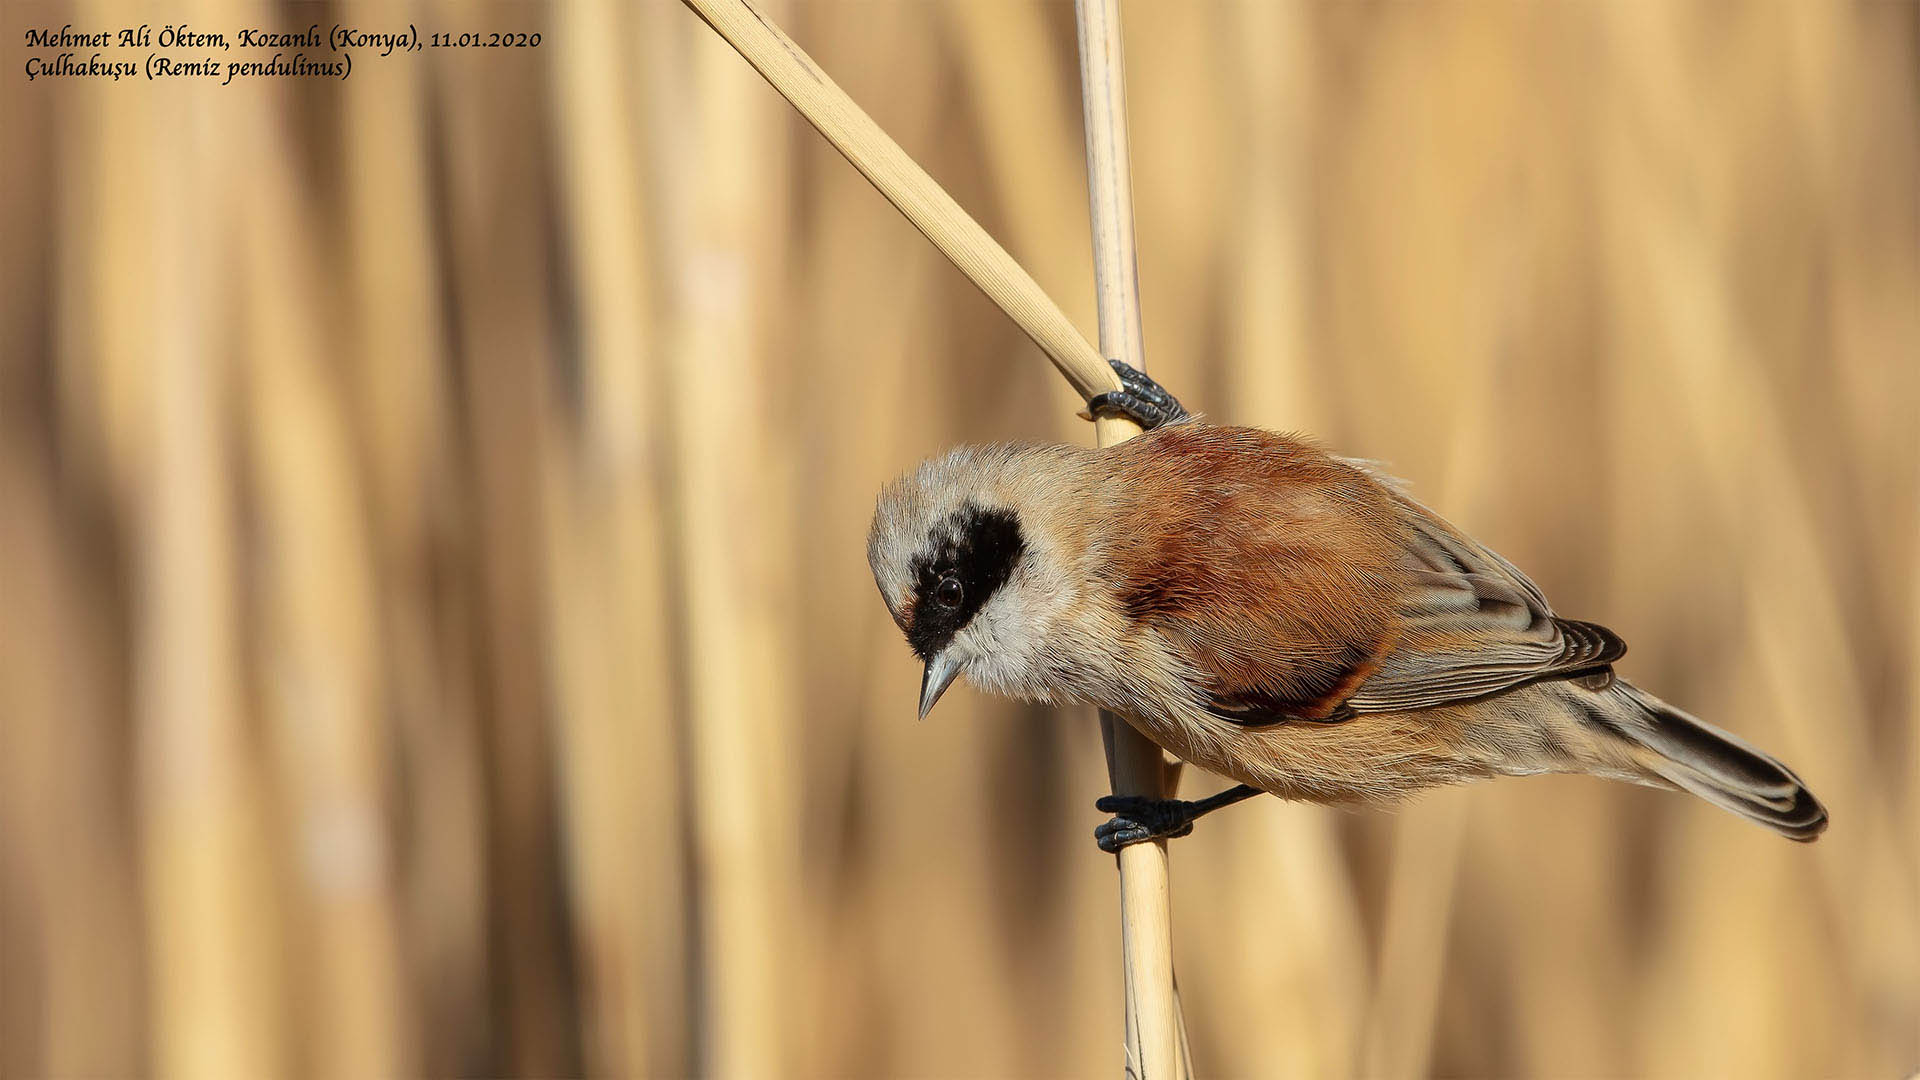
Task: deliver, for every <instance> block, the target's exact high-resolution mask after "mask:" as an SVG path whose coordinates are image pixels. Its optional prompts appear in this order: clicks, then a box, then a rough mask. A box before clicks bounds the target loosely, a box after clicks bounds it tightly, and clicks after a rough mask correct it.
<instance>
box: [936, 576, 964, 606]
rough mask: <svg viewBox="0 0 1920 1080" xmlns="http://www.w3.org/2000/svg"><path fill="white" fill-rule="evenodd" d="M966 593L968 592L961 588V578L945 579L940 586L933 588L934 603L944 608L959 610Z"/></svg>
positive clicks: (942, 579) (941, 580)
mask: <svg viewBox="0 0 1920 1080" xmlns="http://www.w3.org/2000/svg"><path fill="white" fill-rule="evenodd" d="M965 593H966V590H965V589H962V588H961V587H960V579H959V578H956V577H943V578H941V579H940V584H938V585H935V586H934V587H933V602H934V603H936V604H939V605H940V606H941V607H944V608H957V607H959V606H960V598H961V597H962V596H963V595H965Z"/></svg>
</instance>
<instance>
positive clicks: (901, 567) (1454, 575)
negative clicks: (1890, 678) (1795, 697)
mask: <svg viewBox="0 0 1920 1080" xmlns="http://www.w3.org/2000/svg"><path fill="white" fill-rule="evenodd" d="M1110 363H1111V364H1112V365H1113V367H1114V370H1115V371H1116V372H1117V373H1118V374H1119V375H1120V378H1121V382H1122V384H1123V388H1122V389H1121V390H1119V391H1114V392H1111V393H1108V394H1102V395H1099V396H1098V397H1096V398H1094V399H1093V400H1092V401H1090V402H1089V412H1088V413H1087V414H1083V415H1119V416H1126V417H1128V418H1130V419H1133V420H1135V421H1136V422H1137V423H1139V424H1140V425H1141V427H1142V428H1143V429H1145V430H1144V432H1143V433H1142V434H1141V435H1138V436H1136V437H1134V438H1132V439H1129V440H1126V441H1124V442H1121V443H1118V444H1115V445H1112V446H1109V447H1104V448H1093V447H1079V446H1068V445H1048V444H1013V443H1009V444H996V445H981V446H962V447H959V448H957V449H954V450H952V451H950V452H948V453H946V454H944V455H943V456H939V457H936V458H933V459H931V460H928V461H926V462H924V463H923V464H921V465H920V466H919V468H918V469H916V470H914V471H912V472H911V473H909V474H908V475H906V476H903V477H901V478H900V479H898V480H896V481H894V482H893V483H891V484H890V485H888V486H887V487H885V488H884V490H883V491H882V492H881V494H880V496H879V498H878V500H877V505H876V507H875V511H874V516H873V523H872V527H871V529H870V531H869V534H868V544H867V554H868V562H869V564H870V566H871V568H872V570H873V576H874V581H875V583H876V584H877V585H878V587H879V590H880V594H881V598H882V599H883V601H884V602H885V604H886V606H887V609H888V612H889V614H891V616H892V618H893V621H894V623H895V624H896V625H897V626H898V627H899V628H900V630H901V631H902V632H903V633H904V634H905V637H906V641H907V644H908V646H909V647H910V648H911V649H912V651H913V652H914V654H915V655H916V656H917V657H918V658H919V659H920V660H921V661H922V662H923V663H924V665H925V667H924V669H923V675H922V681H921V693H920V703H919V713H920V716H921V717H922V718H923V719H924V718H925V717H926V715H927V713H928V712H929V710H931V709H932V708H933V706H934V703H935V702H937V701H938V700H939V699H940V697H941V695H942V694H944V693H945V692H946V690H947V689H948V687H949V686H950V685H952V683H953V682H954V681H955V680H956V679H957V678H959V677H961V676H965V677H966V679H967V680H968V681H969V682H970V683H971V684H972V685H974V686H975V687H976V688H978V689H980V690H984V691H988V692H991V693H995V694H999V695H1003V696H1007V697H1012V698H1015V699H1018V700H1022V701H1027V702H1033V703H1040V704H1048V705H1067V704H1091V705H1095V706H1098V707H1100V708H1102V709H1106V710H1109V711H1111V712H1113V713H1116V714H1118V715H1119V716H1121V717H1123V718H1124V719H1126V720H1127V721H1128V722H1129V723H1131V724H1133V725H1134V726H1135V727H1137V728H1138V729H1139V730H1140V731H1141V732H1142V733H1143V734H1145V735H1146V736H1147V737H1148V738H1150V739H1151V740H1153V741H1154V742H1155V743H1157V744H1159V746H1161V747H1162V748H1163V749H1165V750H1166V751H1168V752H1169V753H1171V754H1173V755H1174V756H1175V757H1177V758H1179V759H1180V760H1182V761H1186V762H1190V763H1192V764H1194V765H1197V766H1199V767H1200V768H1203V769H1205V770H1207V771H1209V772H1212V773H1215V774H1218V775H1220V776H1222V777H1225V778H1228V779H1231V780H1233V781H1236V782H1237V786H1235V787H1233V788H1230V789H1228V790H1225V791H1223V792H1221V793H1220V794H1218V795H1215V796H1212V797H1210V798H1206V799H1200V800H1193V801H1189V800H1183V799H1149V798H1144V797H1138V796H1121V795H1110V796H1107V797H1105V798H1102V799H1100V800H1099V801H1098V802H1097V803H1096V806H1097V808H1098V809H1099V810H1101V811H1102V812H1106V813H1110V814H1112V815H1113V817H1112V818H1111V819H1110V820H1109V821H1107V822H1106V823H1105V824H1103V825H1101V826H1100V827H1099V828H1098V829H1096V830H1095V838H1096V840H1097V842H1098V843H1099V846H1100V847H1101V848H1102V849H1103V850H1107V851H1115V852H1117V851H1118V850H1119V849H1120V848H1122V847H1125V846H1127V845H1129V844H1134V843H1141V842H1144V841H1149V840H1154V839H1157V838H1161V837H1174V836H1183V835H1186V834H1187V833H1189V832H1191V831H1192V829H1193V824H1194V822H1195V821H1196V820H1197V819H1198V818H1199V817H1201V816H1202V815H1204V814H1207V813H1210V812H1212V811H1214V810H1217V809H1220V808H1221V807H1223V806H1227V805H1231V804H1233V803H1236V802H1239V801H1241V800H1243V799H1246V798H1250V797H1253V796H1255V795H1259V794H1261V793H1271V794H1273V795H1276V796H1279V797H1281V798H1283V799H1293V800H1306V801H1310V802H1317V803H1323V804H1329V805H1336V806H1371V805H1383V804H1393V803H1396V802H1399V801H1401V800H1403V799H1405V798H1406V797H1408V796H1410V795H1412V794H1414V793H1415V792H1418V791H1421V790H1424V789H1427V788H1431V787H1434V786H1437V785H1443V784H1453V783H1461V782H1466V781H1474V780H1480V779H1486V778H1492V777H1498V776H1522V775H1533V774H1542V773H1581V774H1588V775H1593V776H1599V777H1603V778H1606V779H1611V780H1621V781H1627V782H1630V783H1635V784H1641V785H1646V786H1651V787H1656V788H1668V789H1678V790H1680V791H1685V792H1690V793H1692V794H1694V795H1697V796H1699V797H1700V798H1702V799H1705V800H1706V801H1708V802H1710V803H1713V804H1714V805H1716V806H1719V807H1721V808H1723V809H1726V810H1729V811H1732V812H1733V813H1735V814H1738V815H1740V816H1741V817H1744V818H1747V819H1749V820H1751V821H1754V822H1757V823H1759V824H1761V825H1764V826H1767V827H1768V828H1770V829H1773V830H1774V831H1776V832H1778V833H1780V834H1781V835H1783V836H1786V837H1789V838H1791V839H1794V840H1801V841H1810V840H1813V839H1814V838H1815V837H1817V836H1818V835H1820V833H1821V832H1822V831H1823V830H1824V829H1825V828H1826V826H1827V812H1826V809H1825V808H1824V807H1823V806H1822V805H1821V803H1820V801H1819V800H1818V799H1816V798H1815V797H1814V795H1813V793H1812V792H1811V791H1809V790H1808V788H1807V786H1806V785H1805V784H1804V783H1802V782H1801V780H1800V778H1799V777H1798V776H1796V775H1795V774H1794V772H1793V771H1792V770H1791V769H1789V768H1787V766H1785V765H1783V764H1782V763H1781V762H1780V761H1778V760H1777V759H1775V758H1773V757H1771V756H1769V755H1768V754H1766V753H1765V752H1763V751H1762V750H1760V749H1758V748H1757V747H1755V746H1753V745H1752V744H1751V743H1749V742H1747V741H1746V740H1745V739H1742V738H1740V737H1739V736H1737V735H1734V734H1732V733H1730V732H1727V731H1724V730H1721V729H1720V728H1717V727H1714V726H1712V725H1710V724H1708V723H1706V722H1705V721H1702V720H1700V719H1698V718H1696V717H1694V716H1692V715H1690V714H1688V713H1686V712H1684V711H1682V710H1680V709H1678V708H1676V707H1674V706H1672V705H1669V704H1667V703H1666V702H1664V701H1662V700H1660V699H1659V698H1657V697H1655V696H1654V695H1652V694H1650V693H1648V692H1647V691H1645V690H1642V689H1640V688H1639V687H1638V686H1635V685H1634V684H1633V683H1631V682H1629V681H1627V680H1626V679H1625V678H1622V677H1620V676H1619V675H1617V674H1616V673H1615V671H1614V667H1615V664H1616V663H1618V662H1619V661H1620V659H1621V658H1622V656H1624V655H1625V653H1626V644H1625V642H1624V641H1622V639H1621V638H1620V637H1619V635H1617V634H1615V633H1614V632H1613V631H1611V630H1609V629H1607V628H1606V627H1604V626H1601V625H1599V624H1597V623H1592V622H1584V621H1580V620H1576V619H1569V618H1563V617H1561V616H1560V615H1558V614H1556V613H1555V612H1554V610H1553V608H1552V607H1551V605H1549V604H1548V602H1547V598H1546V596H1545V595H1544V594H1543V593H1542V592H1541V590H1540V588H1539V586H1537V585H1536V584H1534V582H1533V581H1532V580H1531V579H1530V578H1528V577H1527V576H1526V575H1525V574H1524V573H1522V572H1521V571H1520V570H1518V569H1517V568H1515V567H1514V565H1513V564H1512V563H1510V562H1508V561H1507V560H1506V559H1504V558H1502V557H1501V556H1500V555H1498V554H1496V553H1495V552H1494V551H1493V550H1491V549H1490V548H1488V547H1487V546H1485V545H1483V544H1481V543H1480V542H1478V541H1476V540H1474V539H1473V538H1472V537H1470V536H1468V535H1467V534H1466V533H1465V532H1463V531H1461V530H1460V529H1458V528H1456V527H1455V526H1454V525H1452V524H1450V523H1449V522H1448V521H1446V520H1445V519H1444V518H1442V517H1441V516H1440V515H1438V514H1436V513H1434V512H1433V511H1432V510H1430V509H1428V508H1427V507H1426V506H1424V505H1422V504H1421V503H1419V502H1418V501H1416V500H1415V499H1414V498H1413V497H1412V496H1411V495H1410V494H1409V493H1408V490H1407V487H1406V485H1404V484H1402V483H1401V482H1400V481H1398V480H1395V479H1394V478H1392V477H1391V476H1389V475H1387V474H1385V473H1384V472H1383V471H1382V470H1381V469H1380V468H1379V467H1377V466H1376V465H1374V464H1372V463H1370V462H1367V461H1364V460H1359V459H1353V458H1345V457H1339V456H1336V455H1334V454H1331V453H1329V452H1327V451H1325V450H1323V449H1322V448H1320V447H1319V446H1318V445H1316V444H1315V443H1314V442H1312V441H1310V440H1309V439H1307V438H1304V437H1300V436H1294V435H1286V434H1280V433H1276V432H1272V431H1267V430H1264V429H1259V428H1252V427H1238V426H1228V425H1216V424H1211V423H1207V422H1204V421H1203V420H1201V419H1198V418H1196V417H1193V416H1190V415H1189V414H1187V412H1186V410H1185V409H1184V408H1183V407H1182V406H1181V405H1180V404H1179V402H1178V401H1177V400H1176V399H1175V398H1173V396H1172V395H1171V394H1169V393H1167V392H1166V390H1165V389H1164V388H1163V387H1161V386H1159V384H1158V383H1155V382H1154V381H1153V380H1151V379H1150V378H1148V377H1147V376H1146V375H1145V374H1144V373H1141V372H1139V371H1138V370H1136V369H1134V368H1132V367H1130V366H1129V365H1126V364H1124V363H1122V362H1120V361H1110Z"/></svg>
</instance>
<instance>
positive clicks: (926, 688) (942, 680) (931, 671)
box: [920, 652, 960, 720]
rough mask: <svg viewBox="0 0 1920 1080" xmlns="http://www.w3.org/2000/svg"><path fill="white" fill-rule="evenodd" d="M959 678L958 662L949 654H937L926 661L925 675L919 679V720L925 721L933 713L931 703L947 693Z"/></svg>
mask: <svg viewBox="0 0 1920 1080" xmlns="http://www.w3.org/2000/svg"><path fill="white" fill-rule="evenodd" d="M959 677H960V661H958V660H955V659H954V658H953V655H952V654H951V653H944V652H943V653H937V654H935V655H934V658H933V659H931V660H929V661H927V673H926V674H925V675H922V676H921V677H920V719H922V720H925V719H926V718H927V714H928V713H930V712H932V711H933V703H934V702H936V701H939V700H940V695H941V694H944V693H946V692H947V687H949V686H952V685H953V680H955V679H957V678H959Z"/></svg>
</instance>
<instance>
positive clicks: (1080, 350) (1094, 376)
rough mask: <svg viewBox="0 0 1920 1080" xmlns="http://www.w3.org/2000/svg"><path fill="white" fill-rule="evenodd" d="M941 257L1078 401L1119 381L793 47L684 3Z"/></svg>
mask: <svg viewBox="0 0 1920 1080" xmlns="http://www.w3.org/2000/svg"><path fill="white" fill-rule="evenodd" d="M684 2H685V4H686V5H687V6H688V7H690V8H692V9H693V10H694V12H695V13H696V14H698V15H699V16H700V17H701V18H702V19H704V20H706V23H707V25H708V26H711V27H712V28H713V29H714V31H715V32H716V33H718V34H719V35H720V36H721V37H723V38H725V39H727V43H728V44H730V45H732V46H733V47H734V49H736V50H737V51H738V52H739V53H740V55H741V56H743V57H745V58H746V60H747V62H748V63H750V64H752V65H753V67H754V70H756V71H758V72H759V73H760V74H761V75H762V76H763V77H765V78H766V80H767V82H768V83H770V84H772V86H773V88H774V89H775V90H778V91H779V92H780V95H781V96H782V97H784V98H786V99H787V100H788V101H789V102H791V103H792V104H793V107H794V108H795V109H797V110H799V112H800V115H801V116H804V117H806V119H807V122H808V123H810V124H812V125H813V126H814V128H815V129H817V130H818V131H819V132H820V134H821V135H823V136H825V137H826V139H827V141H828V142H830V143H832V144H833V147H834V149H836V150H838V151H840V153H841V154H842V155H843V156H845V157H846V159H847V161H848V162H849V163H851V164H852V165H853V167H854V168H856V169H858V170H860V173H861V175H863V176H865V177H866V178H867V180H868V181H870V182H871V183H872V184H873V186H874V187H875V188H877V189H879V191H880V194H882V195H884V196H886V198H887V201H889V202H891V203H893V205H894V206H896V207H898V208H899V210H900V212H901V213H902V214H905V215H906V216H907V220H908V221H911V222H913V225H914V227H915V228H917V229H919V230H920V231H921V232H922V233H924V234H926V237H927V239H928V240H931V241H933V244H934V246H935V247H937V248H939V249H940V252H941V254H943V255H945V256H946V257H947V258H949V259H951V260H953V264H954V265H955V266H957V267H959V268H960V271H961V272H962V273H964V274H966V275H967V278H968V279H969V280H971V281H972V282H973V283H974V284H975V285H977V286H979V287H980V291H982V292H984V293H986V294H987V296H988V297H989V298H990V299H992V300H993V302H994V303H995V304H997V305H998V306H999V307H1000V308H1001V309H1002V310H1004V311H1005V312H1006V313H1007V314H1008V315H1010V316H1012V318H1013V321H1014V322H1016V323H1018V324H1019V326H1020V329H1021V330H1023V331H1025V332H1026V334H1027V336H1028V337H1030V338H1032V339H1033V342H1034V344H1036V345H1038V346H1040V348H1041V350H1042V351H1044V352H1045V353H1046V354H1047V356H1048V358H1050V359H1051V360H1052V361H1053V363H1054V366H1055V367H1058V368H1059V369H1060V374H1062V375H1064V376H1066V378H1067V381H1068V382H1070V383H1072V384H1073V388H1074V389H1075V390H1077V391H1079V393H1080V396H1081V397H1092V396H1093V395H1095V394H1098V393H1101V392H1103V391H1107V390H1118V389H1119V388H1120V381H1119V379H1118V378H1116V377H1115V376H1114V374H1113V371H1112V369H1110V368H1109V367H1107V364H1106V362H1105V361H1104V360H1102V359H1101V358H1100V354H1099V353H1097V352H1095V351H1094V349H1093V346H1092V345H1090V344H1088V343H1087V339H1086V338H1085V337H1084V336H1082V335H1081V333H1080V332H1079V331H1078V330H1076V329H1075V328H1074V326H1073V323H1072V322H1071V321H1070V320H1068V318H1067V316H1066V314H1065V313H1064V312H1062V311H1061V310H1060V307H1059V305H1058V304H1055V303H1054V302H1053V300H1052V299H1051V298H1050V297H1048V296H1047V294H1046V292H1045V291H1044V290H1042V289H1041V288H1040V286H1039V285H1038V284H1037V283H1036V282H1035V281H1034V280H1033V277H1032V276H1031V275H1029V274H1028V273H1027V272H1026V270H1025V269H1023V268H1022V267H1021V266H1020V264H1019V263H1017V262H1015V261H1014V260H1013V256H1011V255H1008V254H1007V252H1006V249H1005V248H1002V247H1001V246H1000V245H999V244H998V243H996V242H995V241H994V239H993V237H991V236H988V235H987V233H986V230H984V229H982V228H981V227H980V225H979V223H978V222H975V221H974V220H973V218H971V217H969V216H968V215H967V212H966V211H965V210H962V209H961V208H960V204H958V203H956V202H954V201H953V197H952V196H950V195H948V194H947V193H946V192H945V191H944V190H942V189H941V187H940V185H939V184H937V183H935V182H934V180H933V178H932V177H930V176H928V175H927V172H926V170H925V169H922V168H921V167H920V166H919V165H918V164H917V163H915V162H914V160H913V159H912V158H911V157H908V156H907V152H906V151H905V150H902V149H901V148H900V145H899V144H898V143H896V142H894V141H893V140H892V139H890V138H888V137H887V134H886V132H884V131H881V130H880V126H879V125H878V124H875V123H874V122H873V118H872V117H870V116H868V115H867V114H866V113H865V112H864V111H863V110H862V109H861V108H860V106H858V105H855V104H854V103H853V99H852V98H849V97H848V96H847V95H846V92H845V91H843V90H841V89H840V87H838V86H837V85H835V84H834V82H833V80H832V79H830V78H828V77H827V74H826V72H824V71H821V70H820V67H819V65H817V64H815V63H814V62H813V59H812V58H811V57H809V56H808V55H807V54H806V53H805V52H804V51H803V50H802V49H801V48H800V47H799V46H798V45H795V44H794V43H793V41H792V40H791V39H790V38H788V37H787V35H785V34H784V33H781V32H780V29H779V27H777V26H775V25H774V24H773V23H772V22H771V21H769V20H768V19H767V18H766V17H765V16H763V15H761V14H760V13H759V12H758V11H756V10H754V8H753V7H752V6H750V5H748V4H747V3H745V2H744V0H684Z"/></svg>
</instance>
